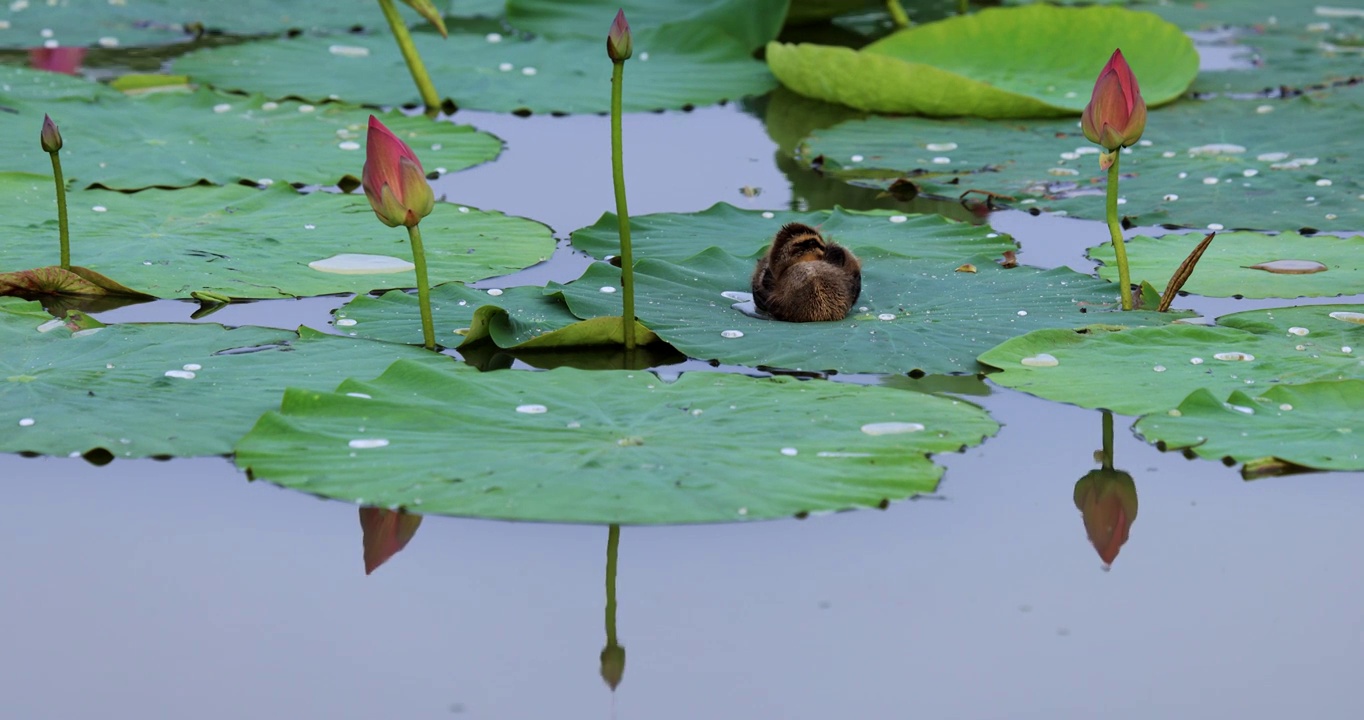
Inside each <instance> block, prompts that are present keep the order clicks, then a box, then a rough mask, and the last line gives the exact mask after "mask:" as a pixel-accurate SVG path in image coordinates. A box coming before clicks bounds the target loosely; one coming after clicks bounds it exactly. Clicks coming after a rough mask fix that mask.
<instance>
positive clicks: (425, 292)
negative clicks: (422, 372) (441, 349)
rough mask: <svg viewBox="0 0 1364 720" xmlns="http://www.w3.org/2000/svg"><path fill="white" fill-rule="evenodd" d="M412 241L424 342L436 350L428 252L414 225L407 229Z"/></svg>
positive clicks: (428, 347) (430, 348)
mask: <svg viewBox="0 0 1364 720" xmlns="http://www.w3.org/2000/svg"><path fill="white" fill-rule="evenodd" d="M407 237H408V238H409V239H410V240H411V241H412V264H413V265H416V266H417V304H418V305H420V306H421V310H422V341H423V344H425V345H426V349H427V350H435V349H436V326H435V325H434V324H433V323H432V322H431V283H430V281H428V280H427V279H426V250H424V249H423V248H422V231H421V230H420V229H418V226H416V225H413V226H412V227H410V228H408V229H407Z"/></svg>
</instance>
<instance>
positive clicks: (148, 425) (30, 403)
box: [0, 304, 473, 457]
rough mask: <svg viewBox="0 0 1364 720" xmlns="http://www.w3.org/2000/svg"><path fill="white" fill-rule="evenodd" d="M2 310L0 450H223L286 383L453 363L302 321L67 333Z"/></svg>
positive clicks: (26, 312)
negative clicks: (291, 328)
mask: <svg viewBox="0 0 1364 720" xmlns="http://www.w3.org/2000/svg"><path fill="white" fill-rule="evenodd" d="M0 308H4V309H5V312H0V344H3V345H4V347H5V352H4V353H0V427H4V428H6V430H5V432H4V433H3V434H0V451H3V452H36V453H42V454H46V455H60V456H65V455H70V454H73V453H74V454H83V453H86V452H88V451H90V450H94V449H96V448H103V449H105V450H107V451H108V452H110V453H112V454H113V455H114V456H116V457H148V456H161V455H175V456H193V455H221V454H225V453H228V452H230V451H231V450H232V444H233V443H234V442H235V441H236V440H237V438H239V437H241V436H242V435H243V434H245V433H246V431H247V430H249V429H250V427H251V424H252V423H253V422H255V420H256V418H258V417H259V416H260V414H261V413H263V412H265V411H267V410H270V409H272V408H275V407H278V406H279V398H280V393H281V391H283V389H284V388H285V386H294V387H305V388H313V389H322V388H330V387H335V385H336V383H338V382H340V381H341V380H342V379H344V378H346V377H348V376H350V375H352V374H354V373H367V372H379V371H380V370H382V369H383V368H385V367H387V366H388V365H389V364H390V363H392V362H393V361H394V360H397V359H401V358H423V357H426V358H429V359H428V360H425V361H426V362H440V363H442V364H451V365H453V364H454V363H453V362H451V361H450V359H449V358H444V357H441V356H438V355H435V354H434V353H428V352H426V351H424V350H419V349H416V348H410V347H407V346H403V345H392V344H388V343H376V342H370V341H367V340H357V339H353V338H341V337H336V336H334V335H323V334H321V333H318V332H315V331H312V330H308V329H307V328H304V329H303V330H302V331H301V334H299V333H293V332H288V331H283V330H267V329H264V328H255V327H243V328H238V329H235V330H227V329H224V328H223V327H222V326H221V325H210V324H202V325H177V324H169V323H167V324H151V325H137V324H128V325H110V326H108V327H103V328H99V329H97V330H85V331H81V332H78V333H74V334H73V333H71V332H70V331H69V330H67V329H66V328H65V327H61V326H60V325H61V323H60V322H59V321H55V320H51V318H48V320H49V322H48V323H42V322H41V320H40V319H39V318H37V317H35V316H34V313H33V311H32V309H31V308H26V307H24V306H22V305H20V306H14V305H8V304H7V305H4V306H0ZM16 310H17V311H19V312H15V311H16ZM44 330H46V331H44ZM470 372H473V370H472V369H471V370H470Z"/></svg>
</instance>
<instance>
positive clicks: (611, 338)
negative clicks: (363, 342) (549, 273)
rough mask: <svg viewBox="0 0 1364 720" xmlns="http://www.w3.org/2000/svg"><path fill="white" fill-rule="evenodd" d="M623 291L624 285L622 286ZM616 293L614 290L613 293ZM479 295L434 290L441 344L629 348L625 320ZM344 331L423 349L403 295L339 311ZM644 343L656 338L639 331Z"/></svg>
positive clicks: (450, 286)
mask: <svg viewBox="0 0 1364 720" xmlns="http://www.w3.org/2000/svg"><path fill="white" fill-rule="evenodd" d="M617 285H619V282H617ZM613 289H614V288H613ZM495 292H496V293H497V294H496V295H489V294H488V291H487V290H475V289H473V288H469V287H465V286H464V285H461V284H459V283H447V284H445V285H440V286H438V287H434V288H432V289H431V306H432V307H431V315H432V319H433V320H434V323H435V326H436V342H437V343H439V344H441V345H443V346H445V347H464V346H468V345H473V344H474V343H477V342H480V341H482V340H485V339H491V340H492V341H493V343H495V344H496V345H497V346H498V347H500V348H505V349H512V348H515V349H520V350H537V349H541V350H542V349H548V348H571V347H591V346H597V345H619V344H621V343H622V342H623V334H622V333H623V330H622V328H621V322H620V316H619V315H617V316H616V317H614V318H593V319H590V320H579V319H578V318H577V317H575V316H574V315H573V313H570V312H569V311H568V308H567V307H566V306H565V305H564V303H563V301H562V300H560V299H558V298H556V297H550V296H546V295H545V290H544V288H539V287H514V288H507V289H506V290H500V289H497V290H495ZM335 324H336V326H337V329H338V330H341V331H344V332H346V333H349V334H351V335H355V336H358V337H365V338H372V339H375V340H383V341H385V342H397V343H407V344H409V345H420V344H421V343H422V333H421V310H420V308H419V306H418V305H417V298H416V297H415V296H413V295H409V294H407V293H403V292H389V293H384V294H383V295H380V296H379V297H370V296H367V295H361V296H358V297H356V298H355V299H354V300H351V301H350V302H349V303H346V305H345V306H344V307H342V308H340V309H338V310H337V311H336V320H335ZM637 329H638V330H639V333H638V339H639V342H640V343H649V342H652V341H653V340H654V339H655V337H654V335H653V333H651V332H649V330H648V329H647V328H643V327H637Z"/></svg>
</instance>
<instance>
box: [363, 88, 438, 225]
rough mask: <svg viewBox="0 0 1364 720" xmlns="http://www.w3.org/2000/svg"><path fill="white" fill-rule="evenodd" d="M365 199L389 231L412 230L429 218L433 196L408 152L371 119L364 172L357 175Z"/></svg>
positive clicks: (417, 161)
mask: <svg viewBox="0 0 1364 720" xmlns="http://www.w3.org/2000/svg"><path fill="white" fill-rule="evenodd" d="M360 183H361V185H363V186H364V188H365V197H367V198H369V204H370V207H372V208H374V214H375V215H378V216H379V220H380V221H381V222H383V224H385V225H387V226H389V227H397V226H399V225H405V226H407V227H414V226H415V225H416V224H417V223H419V222H421V219H422V218H424V217H426V216H427V215H430V214H431V209H432V208H434V207H435V206H436V196H435V194H434V193H433V192H431V185H430V183H428V182H426V172H425V171H424V170H422V163H421V161H420V160H418V159H417V156H416V154H415V153H413V152H412V148H410V147H408V146H407V143H405V142H403V141H402V140H399V139H398V136H397V135H394V134H393V133H392V132H390V131H389V129H388V128H386V127H384V124H383V123H381V122H379V120H378V118H376V117H374V116H373V115H370V116H369V137H368V138H367V140H366V143H365V169H364V172H362V173H361V175H360Z"/></svg>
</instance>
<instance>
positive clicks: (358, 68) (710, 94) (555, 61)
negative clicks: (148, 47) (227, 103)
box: [173, 13, 775, 113]
mask: <svg viewBox="0 0 1364 720" xmlns="http://www.w3.org/2000/svg"><path fill="white" fill-rule="evenodd" d="M612 14H614V13H612ZM612 14H608V15H607V16H606V18H605V21H604V22H603V23H602V27H601V34H600V37H598V38H593V39H590V40H589V39H586V38H562V39H554V40H550V39H545V38H522V37H518V36H515V35H506V36H504V35H502V34H500V33H493V34H468V33H451V35H450V37H449V38H447V39H444V40H442V39H441V38H440V36H438V35H430V34H418V35H416V36H414V38H413V40H414V43H415V45H416V47H417V50H418V51H419V52H421V55H422V58H423V60H424V61H425V63H426V67H427V69H428V70H429V71H430V73H431V76H432V78H433V79H434V80H433V82H434V83H435V85H436V90H437V91H438V92H439V93H440V94H441V95H442V97H448V98H451V99H453V100H454V101H455V103H456V104H457V105H459V106H460V107H462V108H467V109H473V110H492V111H497V112H512V111H530V112H537V113H547V112H559V113H604V112H608V111H609V110H610V109H611V84H610V80H611V61H610V60H609V59H608V58H607V57H606V49H605V48H606V30H607V28H608V27H609V26H610V24H611V15H612ZM633 36H634V57H633V58H632V59H631V60H629V61H628V63H627V65H626V70H625V77H626V81H625V82H626V85H625V88H626V89H625V95H624V101H623V102H624V108H625V110H627V111H633V110H657V109H663V108H674V109H676V108H683V107H690V106H693V105H709V104H713V103H717V102H720V101H721V100H726V99H738V98H741V97H744V96H746V95H760V94H762V93H764V92H767V91H768V90H771V89H772V87H773V85H774V84H775V81H774V80H773V78H772V75H771V74H770V73H769V72H768V71H767V68H766V67H765V66H764V65H763V64H762V63H761V62H758V61H757V60H754V59H753V57H752V55H751V53H750V52H749V50H748V49H747V48H745V47H744V46H743V45H742V44H741V43H740V42H739V41H738V40H735V39H734V38H732V37H730V36H729V35H726V34H724V33H723V32H721V31H720V30H717V29H715V28H713V27H708V26H698V25H686V26H683V27H679V28H676V29H669V28H663V29H660V30H657V31H655V30H648V29H637V30H635V31H634V32H633ZM173 67H174V70H175V72H178V73H185V74H187V75H190V76H191V77H193V78H194V80H195V81H196V82H203V83H209V84H211V85H213V86H215V87H217V88H220V89H224V90H244V91H250V92H260V93H265V94H266V95H269V96H272V97H276V98H282V97H304V98H308V99H310V100H312V101H319V100H322V99H325V98H328V97H339V98H341V99H342V100H345V101H347V102H354V103H362V104H368V105H399V104H404V103H416V102H418V101H419V98H418V96H417V90H416V88H415V87H414V86H413V85H412V83H411V82H394V79H395V78H406V77H407V75H408V71H407V67H406V65H405V63H404V62H403V59H402V55H401V54H400V53H399V52H398V48H397V46H396V44H395V43H394V42H393V38H391V37H388V36H387V35H368V36H360V35H348V36H346V37H344V38H335V37H332V38H325V37H324V38H319V37H298V38H278V39H274V40H267V41H260V42H253V43H245V44H241V45H232V46H224V47H218V48H212V49H207V50H200V51H196V52H193V53H190V54H188V55H185V56H184V57H182V58H180V59H178V60H176V61H175V63H174V64H173Z"/></svg>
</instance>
